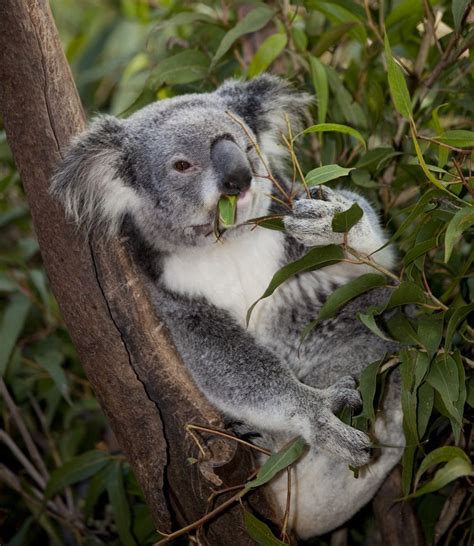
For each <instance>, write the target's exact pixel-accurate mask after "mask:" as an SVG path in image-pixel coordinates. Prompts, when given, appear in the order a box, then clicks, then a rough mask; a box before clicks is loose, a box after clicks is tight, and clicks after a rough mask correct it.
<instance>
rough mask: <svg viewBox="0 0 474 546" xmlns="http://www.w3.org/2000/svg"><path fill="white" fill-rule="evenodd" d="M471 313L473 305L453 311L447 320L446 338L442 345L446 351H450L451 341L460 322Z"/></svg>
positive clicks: (473, 309) (473, 310)
mask: <svg viewBox="0 0 474 546" xmlns="http://www.w3.org/2000/svg"><path fill="white" fill-rule="evenodd" d="M472 312H474V303H470V304H469V305H463V306H461V307H458V308H457V309H455V310H454V312H453V314H452V315H451V317H450V319H449V322H448V327H447V329H446V338H445V345H444V346H445V348H446V350H449V349H450V347H451V343H452V341H453V336H454V334H455V333H456V331H457V329H458V326H459V324H460V323H461V321H462V320H464V319H465V318H466V317H467V316H468V315H469V314H470V313H472Z"/></svg>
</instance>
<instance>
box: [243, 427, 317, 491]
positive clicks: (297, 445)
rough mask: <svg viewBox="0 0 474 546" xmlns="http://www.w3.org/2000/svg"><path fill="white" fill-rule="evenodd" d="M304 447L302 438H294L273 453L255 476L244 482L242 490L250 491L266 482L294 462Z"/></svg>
mask: <svg viewBox="0 0 474 546" xmlns="http://www.w3.org/2000/svg"><path fill="white" fill-rule="evenodd" d="M305 449H306V443H305V441H304V440H303V438H295V439H294V440H292V441H291V442H290V443H289V444H288V445H286V446H284V447H283V448H282V449H281V450H280V451H278V452H277V453H273V454H272V455H270V457H269V458H268V459H267V460H266V461H265V463H264V464H263V465H262V466H261V468H260V470H259V471H258V473H257V476H256V477H255V478H254V479H253V480H250V481H249V482H247V483H246V484H245V487H244V491H250V489H255V488H256V487H260V486H261V485H264V484H266V483H268V482H269V481H270V480H271V479H272V478H273V477H274V476H276V475H277V474H278V473H279V472H281V471H282V470H284V469H285V468H287V467H288V466H290V465H292V464H293V463H294V462H296V461H297V460H298V459H299V458H300V457H301V455H303V452H304V450H305Z"/></svg>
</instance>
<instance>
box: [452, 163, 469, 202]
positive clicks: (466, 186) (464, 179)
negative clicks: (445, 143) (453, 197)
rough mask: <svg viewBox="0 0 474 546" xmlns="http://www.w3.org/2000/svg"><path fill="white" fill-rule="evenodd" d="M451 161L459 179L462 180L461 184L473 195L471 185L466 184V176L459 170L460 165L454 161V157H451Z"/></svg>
mask: <svg viewBox="0 0 474 546" xmlns="http://www.w3.org/2000/svg"><path fill="white" fill-rule="evenodd" d="M453 163H454V166H455V168H456V170H457V172H458V175H459V178H460V179H461V182H462V185H463V186H464V187H465V188H466V190H467V191H468V192H469V193H470V194H471V195H472V196H473V197H474V189H473V188H471V186H470V185H469V184H468V182H467V180H466V178H465V177H464V174H463V172H462V170H461V167H460V165H459V163H458V162H457V161H456V159H454V157H453Z"/></svg>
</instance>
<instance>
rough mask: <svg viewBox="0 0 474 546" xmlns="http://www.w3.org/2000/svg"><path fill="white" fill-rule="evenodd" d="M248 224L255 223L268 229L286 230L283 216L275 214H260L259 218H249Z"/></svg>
mask: <svg viewBox="0 0 474 546" xmlns="http://www.w3.org/2000/svg"><path fill="white" fill-rule="evenodd" d="M247 223H248V224H255V225H256V226H259V227H263V228H266V229H273V230H274V231H285V224H284V223H283V217H282V216H281V217H275V216H273V215H272V216H260V217H259V218H252V219H251V220H247Z"/></svg>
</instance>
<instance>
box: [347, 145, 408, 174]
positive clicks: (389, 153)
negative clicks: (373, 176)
mask: <svg viewBox="0 0 474 546" xmlns="http://www.w3.org/2000/svg"><path fill="white" fill-rule="evenodd" d="M397 155H400V153H399V152H396V151H395V150H394V149H393V148H374V149H373V150H369V151H368V152H367V153H366V154H365V155H363V156H362V157H361V158H360V159H359V161H357V163H356V165H355V166H356V168H357V169H368V170H370V171H371V172H375V171H377V170H378V169H379V168H380V166H381V164H383V163H384V162H385V161H387V160H388V159H390V158H392V157H395V156H397Z"/></svg>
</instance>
